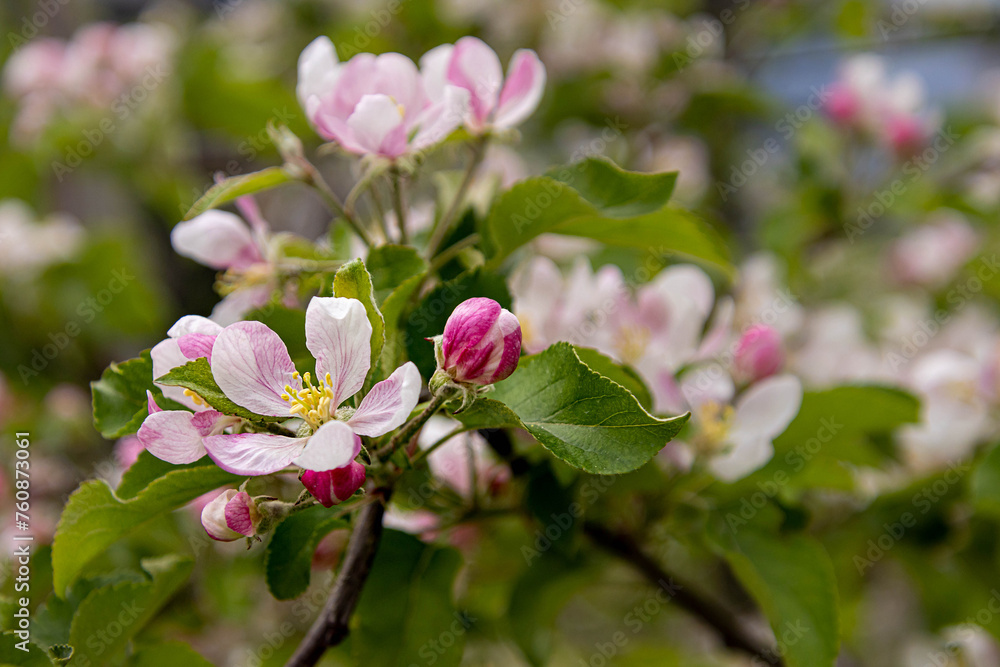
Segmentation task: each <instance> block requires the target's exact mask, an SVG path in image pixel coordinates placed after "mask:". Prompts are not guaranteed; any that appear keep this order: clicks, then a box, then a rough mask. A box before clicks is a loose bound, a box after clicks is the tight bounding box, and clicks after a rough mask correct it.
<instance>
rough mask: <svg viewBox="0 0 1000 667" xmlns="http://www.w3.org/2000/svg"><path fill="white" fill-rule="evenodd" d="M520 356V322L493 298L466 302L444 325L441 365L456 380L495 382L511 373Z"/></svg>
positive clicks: (440, 352) (472, 382) (440, 354)
mask: <svg viewBox="0 0 1000 667" xmlns="http://www.w3.org/2000/svg"><path fill="white" fill-rule="evenodd" d="M520 356H521V323H520V322H518V320H517V317H516V316H515V315H514V314H513V313H512V312H510V311H509V310H507V309H505V308H501V307H500V304H499V303H497V302H496V301H494V300H493V299H487V298H484V297H476V298H474V299H468V300H467V301H463V302H462V303H460V304H459V305H458V307H457V308H455V310H454V312H452V314H451V317H449V318H448V322H447V324H445V327H444V335H443V336H442V338H441V346H440V349H439V350H438V366H439V367H440V368H441V369H442V370H443V371H444V372H446V373H447V374H448V375H449V376H450V377H451V378H452V379H454V380H455V381H456V382H464V383H469V384H479V385H485V384H492V383H494V382H499V381H500V380H503V379H504V378H506V377H508V376H510V374H511V373H513V372H514V369H515V368H517V362H518V359H519V358H520Z"/></svg>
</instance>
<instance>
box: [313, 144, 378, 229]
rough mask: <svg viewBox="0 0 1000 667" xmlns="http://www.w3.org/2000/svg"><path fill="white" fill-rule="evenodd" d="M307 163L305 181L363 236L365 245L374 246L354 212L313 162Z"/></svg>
mask: <svg viewBox="0 0 1000 667" xmlns="http://www.w3.org/2000/svg"><path fill="white" fill-rule="evenodd" d="M306 165H308V166H307V167H305V175H304V176H303V181H304V182H305V183H307V184H308V185H311V186H312V187H313V188H315V189H316V191H317V192H318V193H319V194H320V196H321V197H322V198H323V201H324V202H326V205H327V206H329V207H330V210H331V211H333V212H334V213H336V214H337V215H339V216H340V217H342V218H343V219H344V220H346V221H347V224H349V225H350V226H351V229H353V230H354V233H355V234H357V235H358V236H359V237H361V240H362V241H364V243H365V245H367V246H368V247H369V248H370V247H372V239H371V237H370V236H369V235H368V232H367V231H366V230H365V229H364V227H362V226H361V223H360V222H358V219H357V218H356V217H354V214H353V213H351V212H349V211H348V210H347V209H346V208H344V205H343V204H342V203H341V202H340V198H338V197H337V195H336V193H335V192H334V191H333V190H332V189H331V188H330V186H329V185H328V184H327V182H326V180H325V179H324V178H323V177H322V176H321V175H320V173H319V170H318V169H316V167H315V166H314V165H313V164H312V163H308V162H306Z"/></svg>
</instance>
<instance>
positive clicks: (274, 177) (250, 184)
mask: <svg viewBox="0 0 1000 667" xmlns="http://www.w3.org/2000/svg"><path fill="white" fill-rule="evenodd" d="M294 180H295V179H294V178H293V177H292V176H291V175H290V174H289V173H288V172H287V171H285V169H283V168H282V167H268V168H267V169H262V170H260V171H255V172H253V173H251V174H241V175H239V176H232V177H230V178H227V179H225V180H223V181H221V182H219V183H216V184H215V185H213V186H212V187H210V188H209V189H208V191H207V192H206V193H205V194H204V195H202V197H201V198H200V199H199V200H198V201H196V202H195V203H194V204H193V205H192V206H191V210H189V211H188V212H187V213H186V214H185V215H184V219H185V220H190V219H191V218H193V217H195V216H196V215H200V214H202V213H204V212H205V211H207V210H209V209H211V208H218V207H219V206H222V205H223V204H225V203H227V202H231V201H233V200H234V199H236V198H237V197H242V196H244V195H252V194H253V193H255V192H260V191H261V190H268V189H270V188H273V187H277V186H279V185H283V184H284V183H288V182H289V181H294Z"/></svg>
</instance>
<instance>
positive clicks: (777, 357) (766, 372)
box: [733, 324, 785, 382]
mask: <svg viewBox="0 0 1000 667" xmlns="http://www.w3.org/2000/svg"><path fill="white" fill-rule="evenodd" d="M784 360H785V354H784V348H783V347H782V343H781V336H780V335H779V334H778V332H777V331H775V330H774V329H773V328H771V327H769V326H767V325H766V324H756V325H754V326H752V327H750V328H749V329H747V330H746V331H744V332H743V335H742V336H741V337H740V339H739V340H738V341H737V342H736V348H735V349H734V350H733V374H734V375H735V377H736V378H737V379H738V380H740V381H742V382H756V381H757V380H762V379H764V378H766V377H768V376H770V375H774V374H775V373H777V372H778V370H779V369H780V368H781V365H782V364H783V363H784Z"/></svg>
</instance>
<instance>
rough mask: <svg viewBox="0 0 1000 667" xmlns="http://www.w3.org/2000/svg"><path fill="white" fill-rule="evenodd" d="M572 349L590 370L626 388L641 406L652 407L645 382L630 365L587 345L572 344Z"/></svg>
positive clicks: (649, 408) (651, 400)
mask: <svg viewBox="0 0 1000 667" xmlns="http://www.w3.org/2000/svg"><path fill="white" fill-rule="evenodd" d="M573 349H574V350H575V351H576V356H578V357H580V361H582V362H583V363H585V364H587V365H588V366H590V370H592V371H597V372H598V373H600V374H601V375H603V376H604V377H606V378H608V379H609V380H614V381H615V382H617V383H618V384H620V385H621V386H623V387H625V388H626V389H628V390H629V392H630V393H631V394H632V395H633V396H635V397H636V400H638V401H639V403H640V404H641V405H642V407H644V408H646V409H647V410H652V409H653V395H652V394H650V393H649V389H647V388H646V383H645V382H643V381H642V378H641V377H639V374H638V373H636V372H635V371H634V370H632V368H631V367H629V366H625V365H622V364H619V363H617V362H615V361H613V360H612V359H611V358H610V357H606V356H604V355H603V354H601V353H600V352H598V351H597V350H593V349H591V348H589V347H580V346H578V345H574V346H573Z"/></svg>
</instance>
